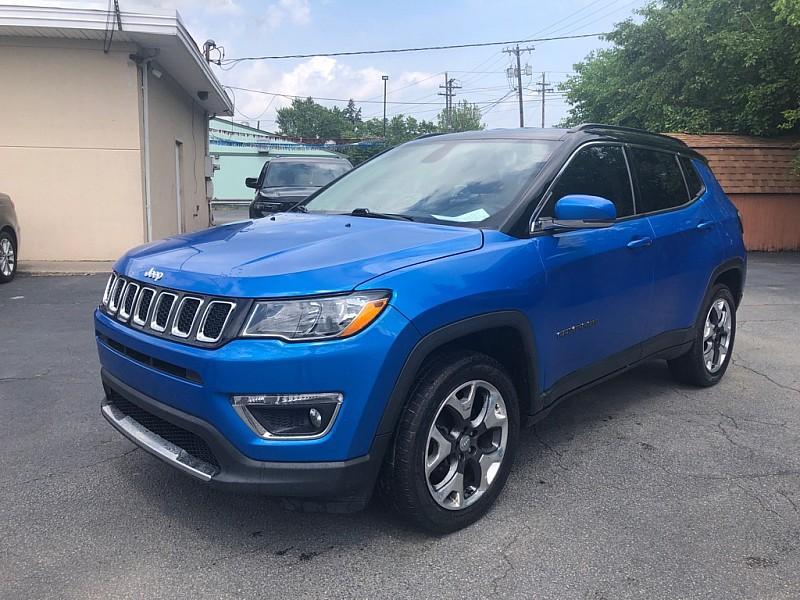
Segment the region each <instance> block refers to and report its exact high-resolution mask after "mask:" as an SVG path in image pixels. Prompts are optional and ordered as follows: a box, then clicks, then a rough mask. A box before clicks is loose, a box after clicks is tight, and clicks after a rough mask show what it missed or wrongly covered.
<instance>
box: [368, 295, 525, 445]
mask: <svg viewBox="0 0 800 600" xmlns="http://www.w3.org/2000/svg"><path fill="white" fill-rule="evenodd" d="M498 327H507V328H511V329H514V330H515V331H516V332H517V333H519V335H520V338H521V339H522V344H523V347H524V350H525V359H526V364H527V365H528V377H527V384H528V385H527V388H528V389H527V392H528V399H527V400H528V402H527V406H526V405H525V404H523V406H521V407H520V408H521V412H522V414H523V415H525V414H533V413H534V412H536V411H537V410H538V409H539V408H541V407H539V406H538V403H539V402H540V394H539V390H538V386H537V383H536V382H537V378H536V376H537V373H538V361H537V353H536V343H535V340H534V337H533V331H532V329H531V325H530V321H529V320H528V318H527V317H526V316H525V315H524V314H523V313H522V312H520V311H518V310H502V311H497V312H491V313H486V314H482V315H476V316H474V317H468V318H466V319H463V320H461V321H456V322H455V323H450V324H448V325H444V326H443V327H440V328H439V329H435V330H434V331H432V332H430V333H428V334H427V335H425V336H424V337H423V338H422V339H421V340H419V341H418V342H417V344H416V345H415V346H414V348H413V349H412V350H411V352H410V353H409V355H408V357H407V358H406V362H405V364H404V365H403V368H402V369H401V370H400V375H398V377H397V380H396V381H395V384H394V388H393V390H392V393H391V395H390V396H389V400H388V401H387V403H386V408H385V409H384V411H383V417H382V418H381V421H380V424H379V425H378V430H377V432H376V437H378V436H384V435H392V434H394V431H395V429H396V427H397V423H398V421H399V419H400V414H401V412H402V410H403V407H404V406H405V404H406V400H407V399H408V393H409V391H410V389H411V386H412V385H413V384H414V381H415V379H416V377H417V373H419V370H420V368H421V367H422V365H423V364H424V363H425V360H426V359H427V358H428V357H429V356H430V355H431V354H432V353H433V352H435V351H436V350H437V349H439V348H441V347H443V346H444V345H445V344H447V343H449V342H452V341H453V340H456V339H458V338H460V337H463V336H465V335H469V334H472V333H478V332H480V331H485V330H487V329H496V328H498Z"/></svg>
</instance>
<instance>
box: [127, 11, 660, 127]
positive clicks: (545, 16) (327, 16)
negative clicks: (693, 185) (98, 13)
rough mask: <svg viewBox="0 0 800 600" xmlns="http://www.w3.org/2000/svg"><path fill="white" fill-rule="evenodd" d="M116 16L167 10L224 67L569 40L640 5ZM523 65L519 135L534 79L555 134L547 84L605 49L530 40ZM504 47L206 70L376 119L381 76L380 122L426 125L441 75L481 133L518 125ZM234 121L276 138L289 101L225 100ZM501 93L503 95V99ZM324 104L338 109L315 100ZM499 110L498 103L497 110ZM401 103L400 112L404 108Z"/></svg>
mask: <svg viewBox="0 0 800 600" xmlns="http://www.w3.org/2000/svg"><path fill="white" fill-rule="evenodd" d="M119 3H120V8H121V9H122V10H123V11H124V10H138V9H146V8H147V7H157V8H162V9H163V8H167V9H173V8H174V9H177V10H178V12H179V13H180V15H181V17H182V19H183V21H184V24H185V25H186V26H187V28H188V30H189V32H190V33H191V35H192V37H193V38H194V39H195V41H196V42H197V43H198V45H202V44H203V42H204V41H205V40H206V39H209V38H210V39H213V40H214V41H215V42H216V43H217V45H218V46H222V47H224V50H225V57H226V58H228V59H230V58H240V57H246V56H263V55H283V54H313V53H323V52H340V51H360V50H379V49H386V48H406V47H414V46H436V45H448V44H465V43H478V42H494V41H506V40H519V39H529V38H541V37H553V36H568V35H578V34H585V33H599V32H604V31H610V30H611V28H613V25H614V24H615V23H617V22H620V21H623V20H625V19H628V18H632V17H633V18H635V14H634V12H633V11H634V10H635V9H637V8H639V7H641V6H643V5H645V4H646V3H647V0H633V1H631V0H558V1H552V0H550V1H542V0H527V1H526V0H492V1H491V2H488V1H485V0H484V1H481V0H440V1H438V2H437V1H433V0H427V1H419V0H406V1H402V2H398V1H394V2H385V1H383V2H379V1H375V0H373V1H371V2H370V1H364V0H319V1H314V0H215V1H202V0H119ZM523 46H530V47H532V50H531V51H530V52H528V53H524V54H523V55H522V65H523V69H525V66H526V65H530V71H531V76H529V77H524V78H523V85H522V87H523V100H524V110H525V124H526V126H532V127H539V126H541V96H540V95H539V94H538V93H537V91H536V83H537V82H539V81H541V77H542V72H544V73H545V80H546V81H547V83H548V84H549V86H548V87H552V88H553V90H554V91H553V92H551V93H548V94H546V95H545V125H546V126H553V125H555V124H557V123H558V122H559V121H560V120H561V119H562V118H563V117H564V116H565V115H566V113H567V110H568V104H567V103H566V101H565V99H564V97H563V95H562V94H560V93H559V92H558V89H557V84H558V82H560V81H563V80H564V79H566V78H567V77H568V76H569V75H570V73H571V72H572V70H573V65H574V64H575V63H576V62H579V61H581V60H582V59H583V58H584V57H586V56H587V55H588V54H590V53H591V52H592V51H595V50H598V49H601V48H604V47H608V43H607V42H604V41H602V40H601V39H599V38H597V37H589V38H580V39H571V40H553V41H542V42H531V43H528V44H523ZM503 49H504V46H489V47H482V48H467V49H456V50H436V51H428V52H413V53H403V54H378V55H366V56H341V57H313V58H304V59H286V60H262V61H253V62H241V63H238V64H236V65H235V66H231V65H227V66H224V67H223V68H220V67H218V66H214V67H213V70H214V72H215V74H216V75H217V77H218V78H219V80H220V81H221V82H222V84H223V85H226V86H231V87H234V88H236V87H238V88H248V89H251V90H260V91H265V92H272V93H273V94H284V95H288V96H292V95H295V96H303V97H307V96H311V97H313V98H315V99H317V101H318V102H320V103H321V104H324V105H326V106H335V105H338V106H345V105H346V100H347V99H348V98H353V99H354V100H355V101H356V104H358V105H359V106H360V107H361V108H362V116H363V118H365V119H366V118H370V117H379V118H380V117H381V116H382V113H383V81H382V79H381V76H382V75H388V76H389V80H388V83H387V109H386V112H387V117H392V116H394V115H396V114H404V115H411V116H414V117H416V118H417V119H427V120H433V121H435V120H436V116H437V114H438V112H439V111H441V110H442V108H443V106H444V97H443V96H441V95H439V93H440V92H441V91H442V90H441V89H440V88H439V86H440V85H443V83H444V80H445V75H444V73H445V72H447V73H448V74H449V77H453V78H455V79H456V85H460V86H461V89H457V90H455V91H456V97H455V101H456V102H458V101H460V100H468V101H470V102H474V103H477V104H478V105H479V106H480V107H481V111H482V120H483V122H484V123H485V124H486V126H487V127H489V128H495V127H517V126H518V125H519V109H518V104H517V98H516V94H515V93H511V88H510V86H509V82H508V79H507V75H506V69H507V68H508V67H509V66H510V65H511V60H512V56H511V55H509V54H505V53H503ZM228 93H229V95H231V97H232V99H233V100H234V103H235V110H236V114H235V120H237V121H249V122H250V123H251V124H252V125H254V126H255V125H256V124H257V122H258V123H259V124H260V126H261V128H262V129H266V130H268V131H275V130H277V125H276V123H275V118H276V110H277V109H278V108H280V107H283V106H288V105H289V104H290V102H291V98H287V97H285V96H281V95H270V94H264V93H254V92H246V91H242V90H236V89H233V90H228ZM507 94H509V95H508V97H505V98H504V96H506V95H507ZM322 98H331V99H342V101H336V100H323V99H322ZM498 101H499V102H498ZM403 103H409V104H403Z"/></svg>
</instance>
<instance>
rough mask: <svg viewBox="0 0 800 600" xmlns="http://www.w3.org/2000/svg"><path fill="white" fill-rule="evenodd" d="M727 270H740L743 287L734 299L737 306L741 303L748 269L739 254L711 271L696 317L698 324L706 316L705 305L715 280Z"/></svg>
mask: <svg viewBox="0 0 800 600" xmlns="http://www.w3.org/2000/svg"><path fill="white" fill-rule="evenodd" d="M727 271H738V272H739V276H740V277H741V279H742V289H741V290H740V291H739V296H738V297H736V296H734V300H736V308H738V307H739V304H740V303H741V301H742V296H743V295H744V284H745V278H746V277H747V269H746V266H745V262H744V259H742V258H740V257H738V256H737V257H735V258H729V259H728V260H726V261H725V262H723V263H722V264H720V265H718V266H717V267H716V268H715V269H714V270H713V271H712V272H711V276H710V277H709V278H708V283H707V284H706V292H705V294H703V300H702V302H701V303H700V306H698V307H697V318H696V319H695V325H696V326H697V324H698V323H700V319H702V318H704V316H705V315H703V307H704V306H705V305H706V304H707V303H708V300H709V296H710V295H711V288H713V287H714V282H715V281H716V280H717V278H718V277H719V276H720V275H722V274H723V273H726V272H727Z"/></svg>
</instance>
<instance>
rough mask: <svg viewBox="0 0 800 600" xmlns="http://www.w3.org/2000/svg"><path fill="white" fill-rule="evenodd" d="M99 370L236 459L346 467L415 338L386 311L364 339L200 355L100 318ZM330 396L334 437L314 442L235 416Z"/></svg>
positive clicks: (237, 346)
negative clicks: (292, 397) (208, 433)
mask: <svg viewBox="0 0 800 600" xmlns="http://www.w3.org/2000/svg"><path fill="white" fill-rule="evenodd" d="M95 329H96V334H97V348H98V353H99V358H100V364H101V366H102V367H103V369H104V370H105V371H106V373H108V374H109V375H111V376H113V377H115V378H116V379H117V380H119V381H120V382H122V383H124V384H126V385H128V386H130V387H131V388H133V389H135V390H136V391H137V392H140V393H142V394H144V395H145V396H147V397H149V398H152V399H153V400H155V401H157V402H159V403H161V404H163V405H165V406H168V407H170V408H174V409H177V410H178V411H180V412H181V413H184V414H187V415H190V416H191V417H194V418H197V419H199V420H200V421H203V422H205V423H208V424H210V425H211V426H213V427H214V429H215V430H216V431H217V432H219V433H220V434H221V435H222V437H223V438H224V439H225V440H227V442H228V443H230V445H232V446H233V447H234V448H235V449H236V450H237V451H238V452H239V453H240V454H242V455H244V456H245V457H247V458H249V459H252V460H255V461H264V462H289V463H295V462H299V463H306V462H309V463H321V462H343V461H349V460H351V459H356V458H359V457H363V456H366V455H367V454H370V453H371V452H372V446H373V441H374V439H375V437H376V435H377V434H379V433H386V432H387V429H386V428H384V429H383V430H380V431H379V423H380V422H381V419H382V417H383V413H384V409H385V407H386V405H387V402H388V399H389V397H390V396H391V394H392V391H393V389H394V387H395V382H396V381H397V378H398V375H399V373H400V370H401V369H402V367H403V364H404V363H405V359H406V357H407V356H408V354H409V353H410V351H411V349H412V348H413V346H414V345H415V344H416V342H417V340H418V339H419V335H418V333H417V332H416V330H415V328H414V327H413V326H412V325H411V324H410V323H409V321H408V320H407V319H406V318H405V317H403V316H402V315H401V314H400V313H399V312H398V311H396V310H393V309H391V307H390V308H389V309H387V310H386V311H384V313H383V314H381V316H380V317H378V319H377V320H376V321H375V323H373V324H372V325H371V326H370V327H369V328H368V329H367V330H365V331H363V332H362V333H360V334H358V335H356V336H353V337H351V338H346V339H342V340H332V341H325V342H309V343H288V342H282V341H280V340H267V339H237V340H233V341H231V342H229V343H227V344H225V345H223V346H221V347H219V348H215V349H208V348H198V347H194V346H190V345H187V344H180V343H177V342H174V341H171V340H165V339H161V338H159V337H156V336H152V335H148V334H146V333H144V332H141V331H138V330H135V329H132V328H131V327H128V326H127V325H124V324H121V323H119V322H117V321H116V320H115V319H111V318H109V317H108V316H106V315H105V314H103V313H100V312H99V311H98V312H96V313H95ZM313 392H335V393H340V394H342V396H343V401H342V404H341V407H340V410H339V413H338V415H337V417H336V419H335V421H334V423H333V426H332V427H331V429H330V431H329V432H328V433H327V434H325V435H324V436H322V437H319V438H315V439H296V440H287V439H265V438H262V437H260V436H258V435H257V434H256V433H255V432H254V431H253V430H252V429H251V428H250V426H249V425H248V424H247V423H245V421H244V420H243V419H242V418H241V417H240V415H239V414H238V413H237V412H236V410H235V409H234V407H233V405H232V402H231V398H232V396H234V395H247V394H270V393H272V394H303V393H313Z"/></svg>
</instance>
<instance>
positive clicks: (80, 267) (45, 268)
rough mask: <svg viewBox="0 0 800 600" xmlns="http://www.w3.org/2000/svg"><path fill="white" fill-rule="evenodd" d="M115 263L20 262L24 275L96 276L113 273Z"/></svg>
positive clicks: (95, 261)
mask: <svg viewBox="0 0 800 600" xmlns="http://www.w3.org/2000/svg"><path fill="white" fill-rule="evenodd" d="M113 264H114V263H113V261H110V260H109V261H105V260H64V261H61V260H58V261H50V260H28V261H20V263H19V273H20V274H22V275H34V276H43V275H95V274H97V273H108V272H110V271H111V266H112V265H113Z"/></svg>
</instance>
